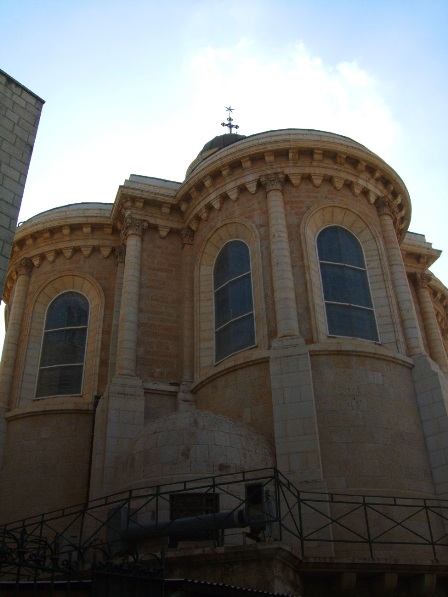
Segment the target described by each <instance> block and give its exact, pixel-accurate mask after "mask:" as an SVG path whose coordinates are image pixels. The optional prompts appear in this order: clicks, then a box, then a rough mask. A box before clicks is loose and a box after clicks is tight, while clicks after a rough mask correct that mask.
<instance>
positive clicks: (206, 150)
mask: <svg viewBox="0 0 448 597" xmlns="http://www.w3.org/2000/svg"><path fill="white" fill-rule="evenodd" d="M245 138H246V136H245V135H237V134H236V133H225V134H224V135H218V136H217V137H215V138H214V139H212V140H211V141H208V142H207V143H206V144H205V145H204V147H203V148H202V149H201V151H200V152H199V153H198V156H197V158H196V159H195V160H193V161H192V162H191V164H190V165H189V167H188V170H187V173H186V175H185V176H186V177H187V176H188V175H189V174H191V172H193V170H194V169H195V168H196V166H197V165H198V164H199V163H200V162H202V160H205V158H208V156H209V155H212V153H215V152H216V151H219V150H220V149H223V148H224V147H227V146H228V145H232V144H233V143H236V142H237V141H241V139H245Z"/></svg>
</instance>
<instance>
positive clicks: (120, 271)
mask: <svg viewBox="0 0 448 597" xmlns="http://www.w3.org/2000/svg"><path fill="white" fill-rule="evenodd" d="M114 253H115V257H116V258H117V277H116V280H115V297H114V314H113V319H112V331H111V338H110V348H109V380H111V379H112V377H113V375H114V374H115V364H116V360H117V341H118V325H119V321H120V309H121V295H122V294H123V275H124V262H125V257H126V245H124V244H123V245H120V246H119V247H115V251H114Z"/></svg>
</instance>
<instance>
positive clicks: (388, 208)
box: [375, 197, 398, 220]
mask: <svg viewBox="0 0 448 597" xmlns="http://www.w3.org/2000/svg"><path fill="white" fill-rule="evenodd" d="M375 207H376V210H377V212H378V215H379V216H384V215H387V216H390V217H391V218H392V219H393V220H395V219H396V217H397V215H398V209H397V206H396V205H395V203H394V202H393V201H392V199H389V198H388V197H378V198H377V200H376V201H375Z"/></svg>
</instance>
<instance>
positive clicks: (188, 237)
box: [180, 226, 194, 246]
mask: <svg viewBox="0 0 448 597" xmlns="http://www.w3.org/2000/svg"><path fill="white" fill-rule="evenodd" d="M180 235H181V237H182V246H183V245H192V244H193V241H194V231H193V230H192V229H191V228H189V227H188V226H185V228H182V230H181V231H180Z"/></svg>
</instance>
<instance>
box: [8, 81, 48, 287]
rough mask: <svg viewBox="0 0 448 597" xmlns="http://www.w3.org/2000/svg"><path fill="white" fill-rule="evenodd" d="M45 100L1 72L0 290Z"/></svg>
mask: <svg viewBox="0 0 448 597" xmlns="http://www.w3.org/2000/svg"><path fill="white" fill-rule="evenodd" d="M43 104H44V100H42V99H41V98H40V97H38V96H37V95H35V94H34V93H33V92H32V91H30V90H29V89H27V88H26V87H24V86H23V85H21V84H20V83H18V82H17V81H15V80H14V79H13V78H12V77H10V76H9V75H7V74H6V73H5V72H3V71H2V70H0V290H1V292H3V288H4V284H5V279H6V272H7V270H8V264H9V258H10V256H11V249H12V242H13V238H14V233H15V230H16V226H17V218H18V216H19V210H20V204H21V201H22V196H23V190H24V188H25V181H26V176H27V173H28V167H29V165H30V160H31V153H32V151H33V146H34V141H35V139H36V133H37V127H38V125H39V119H40V114H41V111H42V106H43Z"/></svg>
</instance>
